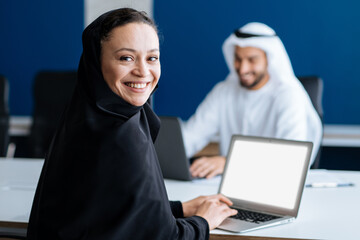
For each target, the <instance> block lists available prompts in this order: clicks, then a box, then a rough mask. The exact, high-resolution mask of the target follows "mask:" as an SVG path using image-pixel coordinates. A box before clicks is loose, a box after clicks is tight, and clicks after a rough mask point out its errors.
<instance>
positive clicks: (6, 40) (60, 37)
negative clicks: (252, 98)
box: [0, 0, 360, 124]
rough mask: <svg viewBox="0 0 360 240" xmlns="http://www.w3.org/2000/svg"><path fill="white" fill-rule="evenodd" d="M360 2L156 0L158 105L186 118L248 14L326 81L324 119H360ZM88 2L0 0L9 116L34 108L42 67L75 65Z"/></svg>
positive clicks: (215, 77) (218, 75) (220, 73)
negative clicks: (35, 86)
mask: <svg viewBox="0 0 360 240" xmlns="http://www.w3.org/2000/svg"><path fill="white" fill-rule="evenodd" d="M359 9H360V2H359V1H356V0H343V1H335V0H303V1H288V0H272V1H269V0H252V1H248V0H247V1H245V0H227V1H215V0H208V1H200V0H182V1H168V0H154V18H155V20H156V21H157V23H158V25H159V29H160V31H161V32H162V34H163V36H164V38H163V42H162V44H161V63H162V77H161V80H160V88H159V89H158V90H157V92H156V94H155V98H154V102H155V111H156V112H157V113H158V114H162V115H177V116H180V117H182V118H183V119H186V118H188V117H189V116H190V115H191V114H192V113H193V112H194V111H195V109H196V107H197V106H198V104H199V103H200V102H201V101H202V100H203V98H204V97H205V95H206V93H208V92H209V91H210V90H211V88H212V87H213V86H214V85H215V84H216V83H217V82H218V81H220V80H223V79H224V78H225V77H226V75H227V73H228V69H227V67H226V65H225V62H224V58H223V55H222V52H221V45H222V43H223V41H224V40H225V38H226V37H227V36H228V35H229V34H230V33H231V32H232V31H233V30H234V29H235V28H237V27H240V26H242V25H244V24H245V23H247V22H249V21H260V22H264V23H266V24H268V25H269V26H271V27H273V28H274V29H275V30H276V31H277V33H278V35H279V36H280V37H281V38H282V40H283V42H284V44H285V47H286V49H287V51H288V53H289V56H290V59H291V60H292V63H293V67H294V71H295V73H296V74H297V75H310V74H311V75H312V74H316V75H319V76H321V77H322V78H323V80H324V98H323V104H324V111H325V113H324V114H325V115H324V120H325V123H339V124H360V107H359V105H358V102H359V100H360V97H359V96H358V92H360V79H359V74H358V69H359V67H358V66H359V65H360V57H359V56H360V45H359V43H360V27H359V25H358V23H359V22H360V14H358V10H359ZM83 12H84V6H83V1H73V0H62V1H60V0H57V1H45V0H43V1H41V0H33V1H26V0H17V1H0V33H1V37H0V74H3V75H5V76H7V77H8V79H9V81H10V85H11V86H10V111H11V114H12V115H30V114H31V111H32V96H31V86H32V81H33V78H34V75H35V73H36V72H37V71H39V70H41V69H54V70H56V69H57V70H70V69H76V68H77V65H78V61H79V58H80V54H81V50H82V48H81V33H82V30H83V27H84V23H83V22H84V20H83V19H84V13H83Z"/></svg>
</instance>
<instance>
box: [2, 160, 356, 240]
mask: <svg viewBox="0 0 360 240" xmlns="http://www.w3.org/2000/svg"><path fill="white" fill-rule="evenodd" d="M42 165H43V160H40V159H35V160H29V159H3V158H0V227H3V226H9V223H10V224H11V223H14V224H16V223H23V224H26V223H27V222H28V220H29V215H30V210H31V205H32V200H33V196H34V193H35V188H36V184H37V181H38V179H39V175H40V171H41V167H42ZM329 172H330V173H331V175H333V176H336V177H341V178H342V179H344V180H348V181H351V182H353V183H354V184H355V186H353V187H339V188H305V190H304V194H303V198H302V202H301V206H300V212H299V216H298V218H297V219H296V220H295V221H294V222H292V223H289V224H285V225H281V226H276V227H271V228H266V229H261V230H256V231H253V232H248V233H246V234H245V235H246V236H262V237H276V238H278V237H281V238H308V239H336V240H338V239H346V240H352V239H354V240H355V239H356V240H359V239H360V231H359V229H358V228H359V227H360V221H359V220H358V216H360V172H350V171H349V172H346V171H329ZM313 173H314V172H313V170H312V171H311V172H310V173H309V174H310V175H311V174H313ZM219 182H220V178H219V177H218V178H215V179H211V180H197V181H193V182H182V181H174V180H165V185H166V188H167V191H168V195H169V199H171V200H181V201H186V200H189V199H192V198H194V197H197V196H199V195H210V194H215V193H217V190H218V185H219ZM211 233H212V234H230V233H229V232H226V231H221V230H214V231H212V232H211ZM229 237H230V235H229Z"/></svg>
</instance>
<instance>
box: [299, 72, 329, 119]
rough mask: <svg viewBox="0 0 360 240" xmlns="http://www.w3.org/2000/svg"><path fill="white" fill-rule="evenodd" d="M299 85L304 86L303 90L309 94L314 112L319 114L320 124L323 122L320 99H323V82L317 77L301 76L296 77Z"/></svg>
mask: <svg viewBox="0 0 360 240" xmlns="http://www.w3.org/2000/svg"><path fill="white" fill-rule="evenodd" d="M298 79H299V81H300V82H301V84H302V85H303V86H304V88H305V90H306V91H307V93H308V94H309V97H310V99H311V102H312V104H313V105H314V108H315V110H316V111H317V113H318V114H319V117H320V119H321V122H322V121H323V115H324V112H323V107H322V97H323V88H324V84H323V80H322V79H321V78H320V77H317V76H302V77H298Z"/></svg>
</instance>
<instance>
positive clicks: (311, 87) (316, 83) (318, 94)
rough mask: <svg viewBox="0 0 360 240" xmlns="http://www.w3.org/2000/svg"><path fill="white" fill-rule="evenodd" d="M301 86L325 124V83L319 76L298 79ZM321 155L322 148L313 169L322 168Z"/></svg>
mask: <svg viewBox="0 0 360 240" xmlns="http://www.w3.org/2000/svg"><path fill="white" fill-rule="evenodd" d="M298 79H299V81H300V82H301V84H302V85H303V86H304V88H305V90H306V91H307V93H308V94H309V97H310V99H311V102H312V104H313V106H314V108H315V110H316V112H317V113H318V114H319V117H320V120H321V123H323V115H324V112H323V107H322V96H323V87H324V85H323V81H322V79H321V78H320V77H318V76H301V77H298ZM320 153H321V146H320V148H319V150H318V152H317V155H316V158H315V161H314V163H313V164H312V166H311V168H312V169H314V168H319V166H320Z"/></svg>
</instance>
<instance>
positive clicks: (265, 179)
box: [218, 135, 313, 232]
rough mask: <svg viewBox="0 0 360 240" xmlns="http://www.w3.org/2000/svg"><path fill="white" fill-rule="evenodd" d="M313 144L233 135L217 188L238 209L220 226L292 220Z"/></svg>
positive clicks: (242, 228)
mask: <svg viewBox="0 0 360 240" xmlns="http://www.w3.org/2000/svg"><path fill="white" fill-rule="evenodd" d="M312 148H313V144H312V143H311V142H304V141H292V140H281V139H274V138H264V137H249V136H242V135H234V136H232V139H231V145H230V147H229V152H228V156H227V160H226V164H225V169H224V173H223V177H222V179H221V183H220V187H219V193H221V194H223V195H225V196H226V197H228V198H229V199H230V200H231V201H232V202H233V206H231V207H232V208H235V209H237V210H238V211H239V213H238V214H237V215H236V216H235V217H234V216H232V217H229V218H226V219H225V220H224V221H223V222H222V223H221V224H220V226H219V227H218V228H219V229H223V230H227V231H232V232H247V231H251V230H256V229H260V228H264V227H270V226H275V225H279V224H283V223H288V222H291V221H293V220H294V219H295V218H296V217H297V214H298V211H299V206H300V200H301V196H302V193H303V189H304V184H305V180H306V175H307V171H308V165H309V161H310V156H311V151H312Z"/></svg>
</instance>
